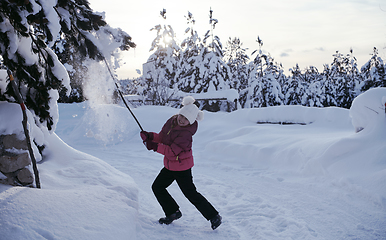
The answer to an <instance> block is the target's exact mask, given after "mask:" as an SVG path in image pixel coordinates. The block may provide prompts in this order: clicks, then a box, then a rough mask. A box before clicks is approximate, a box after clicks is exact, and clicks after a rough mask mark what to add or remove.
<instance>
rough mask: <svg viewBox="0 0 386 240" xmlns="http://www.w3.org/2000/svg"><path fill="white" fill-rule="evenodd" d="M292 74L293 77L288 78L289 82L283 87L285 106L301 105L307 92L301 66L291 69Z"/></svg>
mask: <svg viewBox="0 0 386 240" xmlns="http://www.w3.org/2000/svg"><path fill="white" fill-rule="evenodd" d="M290 72H291V75H292V76H291V77H289V78H288V81H287V82H286V83H285V84H284V85H283V87H282V88H283V94H284V100H283V103H284V105H301V104H302V97H303V96H304V94H305V91H306V86H305V85H306V84H305V81H304V78H303V75H302V72H301V70H300V68H299V65H298V64H296V66H295V67H294V68H291V69H290Z"/></svg>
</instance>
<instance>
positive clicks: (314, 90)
mask: <svg viewBox="0 0 386 240" xmlns="http://www.w3.org/2000/svg"><path fill="white" fill-rule="evenodd" d="M303 76H304V82H305V83H306V84H307V87H306V91H305V93H304V95H303V97H302V105H303V106H307V107H323V101H324V95H323V91H322V87H323V86H322V81H321V80H322V78H321V76H320V74H319V71H318V69H317V68H316V67H314V66H310V67H308V68H306V70H305V72H304V74H303Z"/></svg>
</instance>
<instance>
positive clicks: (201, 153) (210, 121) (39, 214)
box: [0, 88, 386, 240]
mask: <svg viewBox="0 0 386 240" xmlns="http://www.w3.org/2000/svg"><path fill="white" fill-rule="evenodd" d="M385 96H386V90H385V89H384V88H379V89H374V90H369V91H368V92H366V93H364V94H362V95H361V96H359V97H358V98H357V99H356V100H355V101H354V104H353V107H352V108H351V109H350V110H346V109H341V108H334V107H332V108H308V107H302V106H279V107H269V108H259V109H241V110H237V111H234V112H231V113H226V112H217V113H211V112H206V111H205V118H204V120H203V121H201V122H200V123H199V129H198V132H197V133H196V135H195V136H194V143H193V152H194V157H195V166H194V167H193V176H194V181H195V184H196V186H197V189H198V191H199V192H201V193H202V194H203V195H204V196H205V197H206V198H207V199H208V200H209V201H210V202H211V203H212V204H213V205H214V206H215V207H216V209H217V210H219V212H220V214H221V215H222V217H223V224H222V225H221V226H220V227H219V228H218V229H216V230H215V231H212V230H211V228H210V223H209V222H207V221H206V220H205V219H204V218H203V217H202V216H201V215H200V213H199V212H198V211H197V210H196V209H195V208H194V207H193V205H192V204H190V203H189V202H188V201H187V200H186V199H185V197H184V196H183V195H182V193H181V192H180V190H179V189H178V186H177V185H176V184H173V185H172V186H171V187H170V188H169V190H170V193H171V194H172V195H173V196H174V197H175V199H176V201H177V202H178V203H179V205H180V207H181V211H182V214H183V216H182V218H181V219H179V220H178V221H175V222H173V223H172V224H171V225H169V226H163V225H159V224H158V223H157V220H158V218H160V217H162V216H163V212H162V210H161V207H160V206H159V205H158V203H157V201H156V199H155V197H154V196H153V194H152V192H151V188H150V186H151V184H152V182H153V180H154V179H155V177H156V175H157V174H158V172H159V171H160V170H161V168H162V156H161V155H159V154H158V153H154V152H152V151H151V152H150V151H147V150H146V148H145V147H144V146H143V144H142V142H141V139H140V137H139V131H140V130H139V127H138V125H137V124H136V122H135V121H134V120H133V118H132V117H131V115H130V113H129V111H127V109H126V108H124V107H122V106H119V105H113V104H100V103H95V102H92V101H89V102H84V103H78V104H59V114H60V117H59V122H58V124H57V127H56V131H55V133H54V134H46V136H45V141H46V142H47V147H46V150H45V154H44V159H43V160H42V161H41V162H40V163H39V164H38V168H39V171H40V179H41V186H42V189H35V188H25V187H11V186H6V185H0V212H1V214H0V238H1V239H94V240H95V239H130V240H132V239H143V240H145V239H146V240H147V239H181V238H184V239H187V240H193V239H232V240H234V239H370V240H372V239H386V230H385V227H384V226H385V225H386V211H385V207H386V185H385V184H384V183H385V182H386V161H385V158H384V156H385V154H386V148H385V146H386V145H385V140H386V137H385V132H386V118H385V111H384V108H383V109H378V108H379V107H382V106H384V101H385ZM382 104H383V105H382ZM362 105H363V106H367V107H369V108H372V109H374V110H375V109H376V110H377V111H378V114H375V113H374V114H373V113H371V110H368V109H367V108H364V107H361V106H362ZM3 107H6V110H4V111H7V112H12V113H15V114H19V113H17V112H19V111H20V109H18V108H17V107H18V105H16V104H10V103H4V102H1V105H0V109H3ZM132 110H133V112H134V114H135V115H136V117H137V118H138V120H139V121H140V123H141V125H142V127H143V128H144V129H145V130H147V131H159V130H160V129H161V127H162V125H163V124H164V122H165V121H166V120H167V119H168V118H169V117H170V116H171V115H173V114H175V113H177V112H178V109H175V108H171V107H165V106H142V107H138V108H135V109H132ZM0 116H3V114H0ZM350 116H351V117H350ZM258 122H259V123H258ZM268 122H270V123H268ZM17 123H18V122H17V121H14V122H9V121H4V120H3V119H1V121H0V129H8V127H14V128H16V129H19V130H21V129H22V128H21V127H17V126H16V125H17ZM260 123H262V124H260ZM272 123H275V124H272ZM284 123H286V124H284ZM290 123H291V124H290ZM356 123H358V124H356ZM10 124H12V125H13V126H10ZM20 126H21V123H20ZM358 126H360V127H362V128H363V130H362V131H359V132H356V127H358ZM2 131H5V130H2Z"/></svg>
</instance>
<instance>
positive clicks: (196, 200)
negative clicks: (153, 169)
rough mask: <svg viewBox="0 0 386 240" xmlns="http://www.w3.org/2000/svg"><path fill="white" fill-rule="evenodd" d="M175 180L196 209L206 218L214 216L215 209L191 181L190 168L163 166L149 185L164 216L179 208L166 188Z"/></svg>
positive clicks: (215, 213)
mask: <svg viewBox="0 0 386 240" xmlns="http://www.w3.org/2000/svg"><path fill="white" fill-rule="evenodd" d="M174 180H176V182H177V184H178V186H179V187H180V189H181V191H182V193H183V194H184V196H185V197H186V198H187V199H188V200H189V201H190V202H191V203H192V204H193V205H194V206H195V207H196V208H197V210H198V211H199V212H200V213H201V214H202V215H203V216H204V217H205V218H206V219H207V220H210V219H212V218H214V217H215V216H216V215H217V214H218V212H217V210H216V209H215V208H214V207H213V206H212V204H210V203H209V202H208V200H206V198H205V197H204V196H202V195H201V194H200V193H199V192H197V190H196V186H194V183H193V176H192V170H191V169H188V170H185V171H170V170H168V169H166V168H163V169H162V170H161V172H160V173H159V174H158V176H157V178H156V179H155V180H154V182H153V185H152V186H151V188H152V190H153V192H154V195H155V197H156V198H157V200H158V202H159V204H160V205H161V207H162V209H163V211H164V212H165V215H166V216H169V215H171V214H173V213H175V212H176V211H177V210H179V206H178V204H177V203H176V201H175V200H174V199H173V198H172V196H170V194H169V192H168V191H167V190H166V188H167V187H169V186H170V185H171V184H172V183H173V181H174Z"/></svg>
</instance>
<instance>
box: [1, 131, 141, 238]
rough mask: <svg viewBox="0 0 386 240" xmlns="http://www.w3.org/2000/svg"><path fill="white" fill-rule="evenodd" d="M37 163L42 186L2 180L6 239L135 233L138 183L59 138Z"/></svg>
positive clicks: (3, 231) (51, 141) (114, 236)
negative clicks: (34, 186)
mask: <svg viewBox="0 0 386 240" xmlns="http://www.w3.org/2000/svg"><path fill="white" fill-rule="evenodd" d="M48 142H49V145H47V148H46V151H45V153H46V155H45V160H44V161H42V163H41V164H39V165H38V168H39V171H40V181H41V185H42V189H33V188H23V187H10V186H6V185H0V211H1V219H0V238H1V239H93V240H95V239H127V236H133V239H135V232H136V230H135V229H136V225H137V211H138V200H137V198H138V197H137V192H138V190H137V186H136V184H135V183H134V181H133V179H132V178H131V177H129V176H128V175H126V174H124V173H122V172H120V171H118V170H116V169H115V168H113V167H111V166H110V165H108V164H107V163H105V162H103V161H102V160H100V159H97V158H95V157H93V156H91V155H88V154H85V153H82V152H79V151H77V150H75V149H73V148H71V147H69V146H68V145H67V144H65V143H64V142H63V141H62V140H61V139H59V138H58V137H57V136H56V134H53V135H51V137H50V138H49V139H48Z"/></svg>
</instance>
